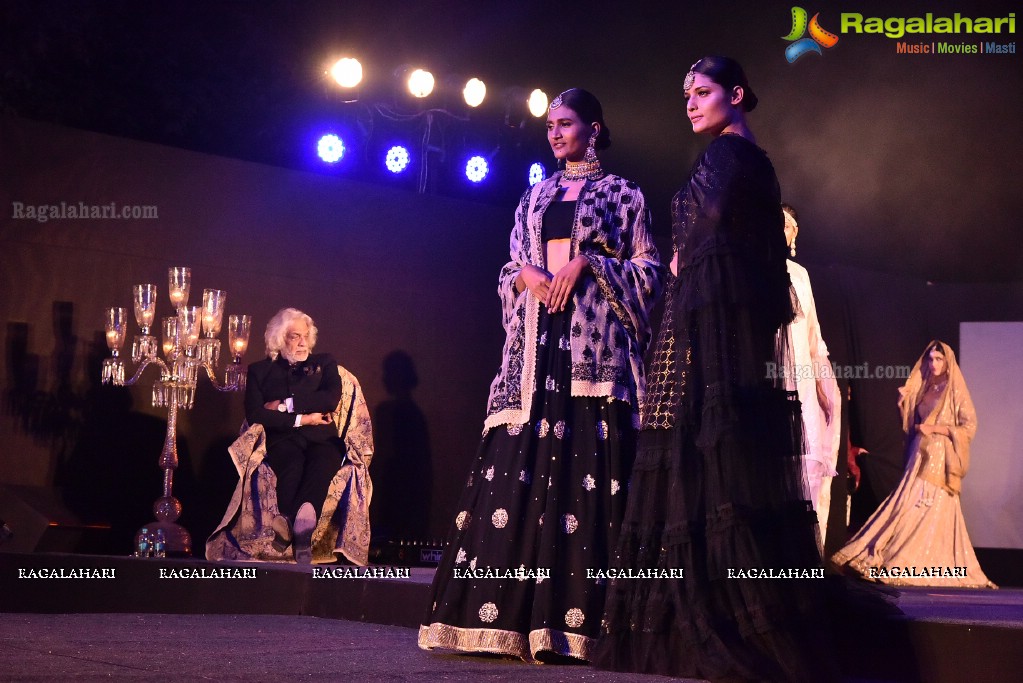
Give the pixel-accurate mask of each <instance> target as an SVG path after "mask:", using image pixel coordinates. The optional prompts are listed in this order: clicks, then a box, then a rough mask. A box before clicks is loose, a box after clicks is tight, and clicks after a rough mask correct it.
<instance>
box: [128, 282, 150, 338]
mask: <svg viewBox="0 0 1023 683" xmlns="http://www.w3.org/2000/svg"><path fill="white" fill-rule="evenodd" d="M132 299H133V300H134V302H135V322H136V323H138V326H139V328H140V329H141V330H142V334H149V328H150V327H152V326H153V320H155V319H156V285H135V286H134V287H132Z"/></svg>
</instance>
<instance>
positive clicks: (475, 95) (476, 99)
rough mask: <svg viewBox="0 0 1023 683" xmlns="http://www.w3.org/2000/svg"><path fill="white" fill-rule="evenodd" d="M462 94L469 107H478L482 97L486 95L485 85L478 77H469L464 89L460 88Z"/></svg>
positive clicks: (481, 102)
mask: <svg viewBox="0 0 1023 683" xmlns="http://www.w3.org/2000/svg"><path fill="white" fill-rule="evenodd" d="M462 96H463V97H464V98H465V103H466V104H468V105H469V106H470V107H478V106H480V105H481V104H483V98H485V97H486V96H487V86H486V84H485V83H484V82H483V81H481V80H480V79H478V78H470V79H469V80H468V81H467V82H466V84H465V89H464V90H462Z"/></svg>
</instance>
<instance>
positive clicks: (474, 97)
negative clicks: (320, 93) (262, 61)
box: [318, 57, 548, 198]
mask: <svg viewBox="0 0 1023 683" xmlns="http://www.w3.org/2000/svg"><path fill="white" fill-rule="evenodd" d="M417 67H418V65H415V64H402V65H400V66H398V67H397V68H394V69H392V70H391V71H390V78H389V79H385V80H383V81H379V82H376V83H374V82H372V80H373V79H365V78H364V79H362V80H361V81H360V80H359V79H358V78H357V75H361V74H362V73H363V68H364V67H363V66H362V65H361V64H359V63H358V62H357V61H356V60H354V59H352V58H350V57H346V58H345V59H342V60H338V61H337V62H336V63H334V64H332V65H327V67H326V69H327V72H328V79H329V81H330V82H329V86H330V88H331V89H332V90H334V91H336V92H337V95H335V97H337V98H338V99H339V101H340V102H341V103H342V104H341V109H340V110H339V113H340V115H341V116H340V117H339V120H337V121H335V122H334V123H333V124H332V125H336V126H337V128H335V130H334V131H333V132H334V133H336V135H334V136H333V137H330V138H327V137H325V138H323V139H321V141H320V143H319V147H318V152H319V156H320V158H321V159H323V161H324V162H325V164H330V165H334V166H336V168H337V170H339V171H341V170H343V171H344V172H345V173H346V174H349V175H351V174H353V173H355V174H357V175H358V174H362V173H366V174H367V175H369V176H374V177H376V178H377V179H379V180H381V181H383V182H388V183H401V184H408V185H409V186H410V187H415V190H416V191H418V192H419V193H426V192H435V191H440V192H442V193H446V192H451V193H454V194H461V193H463V192H466V191H468V192H471V193H472V196H473V197H480V196H484V195H485V196H487V197H492V198H497V197H499V196H500V197H510V196H513V195H514V196H517V195H518V194H519V193H521V192H522V189H523V183H522V181H523V180H528V182H529V184H530V185H533V184H535V183H537V182H540V181H541V180H543V179H544V178H545V177H546V175H547V171H546V169H545V168H544V166H543V164H542V163H538V162H537V163H534V162H536V160H537V158H543V156H542V155H543V154H544V153H545V152H547V151H548V150H547V145H546V139H545V137H544V134H543V130H542V118H543V117H545V116H546V111H547V107H548V98H547V95H546V94H545V93H544V91H543V90H541V89H539V88H536V89H532V90H530V89H527V88H522V87H518V86H514V87H500V88H498V90H496V91H494V92H491V88H490V87H489V86H488V84H486V83H484V81H483V79H482V78H480V77H478V76H472V74H466V73H463V74H456V73H454V72H452V73H448V74H446V75H445V76H444V77H442V78H440V79H437V80H435V79H434V76H433V75H432V74H431V73H430V72H429V71H427V70H426V69H424V68H417ZM365 69H366V71H365V73H367V74H368V73H370V72H372V73H377V74H379V73H382V72H383V73H387V72H386V71H382V70H381V69H378V68H372V67H365ZM470 76H471V77H470ZM335 82H336V84H337V85H335ZM338 86H344V87H338ZM345 88H347V89H345ZM495 95H496V97H495ZM538 119H540V120H539V121H538ZM342 137H343V141H342ZM342 157H343V161H344V163H343V164H341V163H338V162H340V161H342ZM470 158H471V159H470ZM342 166H343V167H344V168H343V169H342ZM466 179H468V182H466ZM482 186H486V188H487V189H483V187H482ZM470 188H471V189H470ZM481 190H482V194H480V193H481Z"/></svg>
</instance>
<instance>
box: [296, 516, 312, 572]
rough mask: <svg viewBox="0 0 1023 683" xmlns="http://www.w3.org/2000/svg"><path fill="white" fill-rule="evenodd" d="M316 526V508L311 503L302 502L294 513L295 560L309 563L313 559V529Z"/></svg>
mask: <svg viewBox="0 0 1023 683" xmlns="http://www.w3.org/2000/svg"><path fill="white" fill-rule="evenodd" d="M315 528H316V510H315V509H314V508H313V504H312V503H302V507H300V508H299V509H298V514H297V515H295V540H294V544H295V561H296V562H298V563H299V564H309V563H311V562H312V561H313V548H312V541H313V529H315Z"/></svg>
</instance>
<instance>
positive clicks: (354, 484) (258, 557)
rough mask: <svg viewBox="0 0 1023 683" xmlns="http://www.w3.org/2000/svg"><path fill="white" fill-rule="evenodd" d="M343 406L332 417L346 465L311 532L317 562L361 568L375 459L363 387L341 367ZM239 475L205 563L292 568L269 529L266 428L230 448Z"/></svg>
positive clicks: (272, 511) (289, 555) (272, 482)
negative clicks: (234, 562)
mask: <svg viewBox="0 0 1023 683" xmlns="http://www.w3.org/2000/svg"><path fill="white" fill-rule="evenodd" d="M338 373H339V374H340V375H341V385H342V390H341V401H340V403H338V407H337V411H336V412H335V414H334V422H335V424H336V425H337V429H338V435H339V436H340V437H341V440H342V442H343V443H344V445H345V462H344V464H343V465H342V466H341V469H339V470H338V472H337V474H336V475H334V478H333V480H331V482H330V488H329V489H328V492H327V499H326V500H325V501H324V503H323V512H322V513H321V514H320V518H319V520H318V521H317V524H316V529H315V530H314V531H313V537H312V552H313V562H318V563H326V562H333V561H334V559H335V557H334V556H335V554H336V553H340V554H341V555H343V556H344V557H345V558H347V559H348V560H349V561H350V562H353V563H355V564H357V565H359V566H365V565H366V564H368V563H369V541H370V527H369V504H370V500H371V499H372V497H373V482H372V480H371V479H370V476H369V465H370V461H371V460H372V458H373V430H372V426H371V424H370V418H369V409H368V408H367V405H366V399H365V398H364V396H363V393H362V387H361V386H359V381H358V380H357V379H356V378H355V375H353V374H352V373H350V372H348V370H346V369H345V368H343V367H341V366H340V365H339V366H338ZM228 453H230V454H231V459H232V460H233V461H234V465H235V467H236V468H237V470H238V476H239V479H238V485H237V486H236V487H235V490H234V494H233V495H232V496H231V502H230V503H229V504H228V506H227V511H226V512H225V513H224V518H223V519H222V520H221V522H220V524H219V525H218V526H217V528H216V530H215V531H214V532H213V533H212V534H211V535H210V537H209V538H208V539H207V540H206V559H207V560H251V561H260V562H294V560H295V557H294V553H293V551H292V548H290V547H289V548H288V549H287V550H285V551H284V552H278V551H277V550H274V548H273V546H272V542H273V537H274V532H273V529H271V528H270V523H271V522H272V521H273V519H274V518H275V517H276V516H277V515H278V514H279V512H278V510H277V477H276V475H275V474H274V472H273V470H272V469H270V467H269V465H264V464H263V457H264V456H265V455H266V434H265V432H264V431H263V426H262V425H259V424H254V425H251V426H249V427H248V429H246V430H245V431H244V432H243V433H242V435H241V436H239V437H238V438H237V439H236V440H235V442H234V443H232V444H231V446H230V447H229V448H228Z"/></svg>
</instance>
